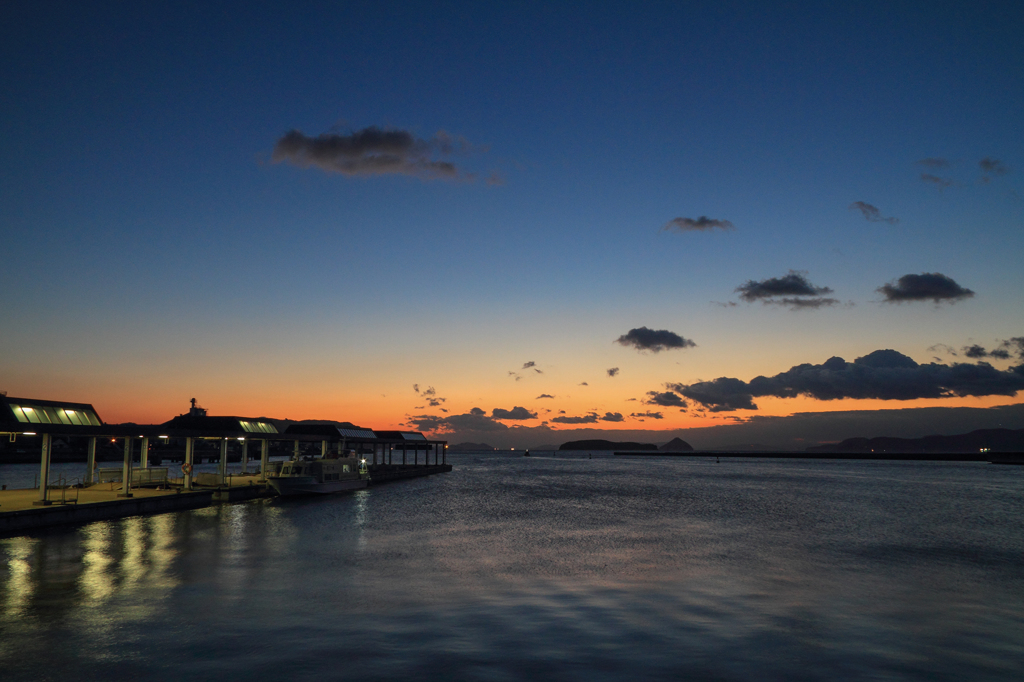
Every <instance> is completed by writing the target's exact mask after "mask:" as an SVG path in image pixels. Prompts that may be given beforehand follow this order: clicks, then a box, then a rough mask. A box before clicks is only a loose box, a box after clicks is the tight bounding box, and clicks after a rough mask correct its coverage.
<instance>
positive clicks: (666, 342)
mask: <svg viewBox="0 0 1024 682" xmlns="http://www.w3.org/2000/svg"><path fill="white" fill-rule="evenodd" d="M615 343H617V344H619V345H621V346H626V347H627V348H630V347H632V348H635V349H637V350H638V351H640V352H644V351H651V352H652V353H658V352H660V351H663V350H672V349H676V348H695V347H696V346H697V344H696V343H694V342H693V341H691V340H690V339H684V338H683V337H682V336H680V335H679V334H676V333H675V332H670V331H669V330H667V329H648V328H647V327H638V328H636V329H630V330H629V331H628V332H626V333H625V334H623V335H622V336H620V337H619V338H618V339H616V340H615ZM609 374H611V372H609ZM612 376H614V375H612Z"/></svg>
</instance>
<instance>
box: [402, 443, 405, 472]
mask: <svg viewBox="0 0 1024 682" xmlns="http://www.w3.org/2000/svg"><path fill="white" fill-rule="evenodd" d="M405 450H406V448H405V443H402V466H405Z"/></svg>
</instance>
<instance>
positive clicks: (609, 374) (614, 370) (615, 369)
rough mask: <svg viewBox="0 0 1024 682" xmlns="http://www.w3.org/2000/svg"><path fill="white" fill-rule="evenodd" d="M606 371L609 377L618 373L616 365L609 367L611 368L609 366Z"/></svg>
mask: <svg viewBox="0 0 1024 682" xmlns="http://www.w3.org/2000/svg"><path fill="white" fill-rule="evenodd" d="M606 371H607V372H608V376H610V377H614V376H618V374H619V368H618V367H611V368H609V369H608V370H606Z"/></svg>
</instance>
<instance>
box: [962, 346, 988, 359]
mask: <svg viewBox="0 0 1024 682" xmlns="http://www.w3.org/2000/svg"><path fill="white" fill-rule="evenodd" d="M963 352H964V355H966V356H967V357H969V358H986V357H988V351H986V350H985V349H984V348H983V347H982V346H979V345H977V344H975V345H973V346H964V347H963Z"/></svg>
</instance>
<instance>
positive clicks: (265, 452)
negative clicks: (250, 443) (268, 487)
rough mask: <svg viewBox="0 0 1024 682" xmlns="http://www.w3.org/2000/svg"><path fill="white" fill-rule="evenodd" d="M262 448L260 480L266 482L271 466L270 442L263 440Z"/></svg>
mask: <svg viewBox="0 0 1024 682" xmlns="http://www.w3.org/2000/svg"><path fill="white" fill-rule="evenodd" d="M261 445H262V447H261V449H260V480H261V481H263V482H266V480H267V466H268V465H269V464H270V441H269V440H267V439H266V438H264V439H263V443H262V444H261Z"/></svg>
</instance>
